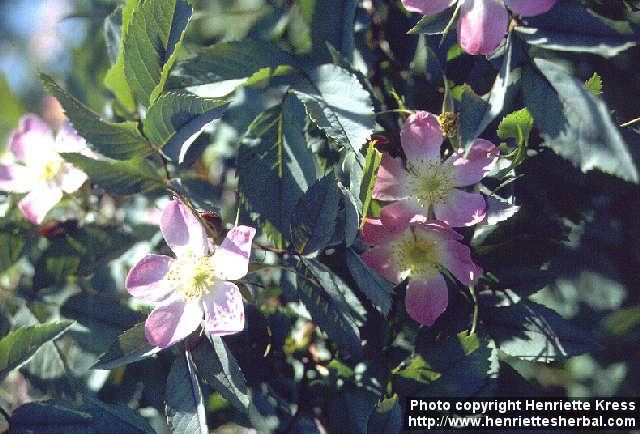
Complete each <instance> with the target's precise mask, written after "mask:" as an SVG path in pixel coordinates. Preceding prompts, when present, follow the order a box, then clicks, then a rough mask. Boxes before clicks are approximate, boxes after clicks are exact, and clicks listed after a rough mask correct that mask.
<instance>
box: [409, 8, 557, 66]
mask: <svg viewBox="0 0 640 434" xmlns="http://www.w3.org/2000/svg"><path fill="white" fill-rule="evenodd" d="M556 1H557V0H402V4H403V5H404V7H405V8H406V9H407V10H409V11H411V12H419V13H421V14H424V15H433V14H437V13H438V12H442V11H443V10H445V9H446V8H448V7H451V6H453V5H454V4H455V3H456V2H458V4H459V6H460V20H459V21H458V42H459V43H460V46H461V47H462V49H463V50H464V51H466V52H467V53H469V54H489V53H491V52H492V51H493V50H495V49H496V48H497V47H498V45H500V41H502V38H503V37H504V34H505V32H506V31H507V28H508V26H509V12H508V11H507V8H508V9H509V10H511V11H512V12H514V13H516V14H518V15H520V16H523V17H531V16H534V15H539V14H542V13H544V12H547V11H548V10H550V9H551V8H552V7H553V6H554V5H555V4H556Z"/></svg>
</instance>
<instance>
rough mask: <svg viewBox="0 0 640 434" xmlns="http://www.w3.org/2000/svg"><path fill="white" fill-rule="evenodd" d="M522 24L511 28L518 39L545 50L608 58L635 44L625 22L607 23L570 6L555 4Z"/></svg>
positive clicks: (572, 3) (636, 38)
mask: <svg viewBox="0 0 640 434" xmlns="http://www.w3.org/2000/svg"><path fill="white" fill-rule="evenodd" d="M526 24H527V25H526V26H517V27H516V28H515V31H516V32H517V34H518V36H519V37H520V38H521V39H523V40H524V41H526V42H527V43H528V44H530V45H533V46H536V47H541V48H545V49H547V50H554V51H569V52H577V53H593V54H597V55H600V56H603V57H612V56H615V55H617V54H619V53H621V52H623V51H625V50H627V49H628V48H630V47H633V46H635V45H637V43H638V36H637V35H635V34H634V33H633V30H632V28H631V26H630V25H629V23H628V22H626V21H614V20H610V19H608V18H605V17H603V16H600V15H598V14H596V13H595V12H593V11H591V10H588V9H585V8H584V7H582V6H580V5H579V4H578V3H574V2H567V3H564V2H562V3H559V4H557V5H556V6H555V7H554V8H553V9H551V11H549V12H548V13H546V14H541V15H538V16H536V17H530V18H527V19H526Z"/></svg>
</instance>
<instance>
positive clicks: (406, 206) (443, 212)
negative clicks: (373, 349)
mask: <svg viewBox="0 0 640 434" xmlns="http://www.w3.org/2000/svg"><path fill="white" fill-rule="evenodd" d="M400 137H401V144H402V149H403V150H404V153H405V156H406V162H405V163H404V164H403V163H402V162H401V161H399V160H397V159H394V158H392V157H391V156H389V155H386V154H385V155H384V156H383V157H382V162H381V164H380V168H379V169H378V174H377V177H376V182H375V185H374V188H373V197H374V198H375V199H379V200H383V201H392V202H391V203H390V204H388V205H386V206H384V207H383V208H382V209H381V211H380V218H377V219H372V218H368V219H367V220H366V221H365V225H364V228H363V231H362V232H363V233H362V235H363V240H364V242H365V243H367V244H369V245H371V246H373V247H372V248H371V249H370V250H368V251H367V252H365V253H364V254H363V259H364V261H365V262H367V263H368V264H369V265H370V266H371V267H372V268H373V269H375V270H376V271H378V273H380V274H381V275H382V276H384V277H385V278H386V279H387V280H389V281H391V282H393V283H395V284H398V283H400V282H401V281H403V280H404V279H409V283H408V285H407V294H406V298H405V304H406V309H407V312H408V313H409V315H410V316H411V317H412V318H413V319H415V320H416V321H418V322H419V323H420V324H424V325H432V324H433V323H434V322H435V321H436V319H437V318H438V317H439V316H440V314H442V312H444V311H445V309H446V307H447V302H448V290H447V285H446V282H445V280H444V277H443V275H442V271H444V270H445V269H446V270H448V271H449V272H450V273H451V274H452V275H453V276H454V277H455V278H456V279H458V280H459V281H460V282H461V283H463V284H465V285H469V284H472V283H473V282H474V281H475V280H476V279H477V278H478V276H480V275H481V274H482V270H481V269H480V267H478V266H477V265H476V264H475V263H474V262H473V261H472V260H471V252H470V250H469V248H468V247H467V246H465V245H463V244H462V243H460V240H461V239H462V238H463V237H462V235H460V234H458V233H457V232H456V231H455V230H453V229H452V227H460V226H471V225H474V224H477V223H480V222H482V221H483V220H484V219H485V217H486V202H485V199H484V197H483V196H482V195H481V194H478V193H472V192H467V191H465V190H462V189H461V188H465V187H469V186H471V185H473V184H476V183H477V182H479V181H480V180H481V179H482V178H484V176H485V175H486V174H487V172H488V171H490V170H491V169H492V168H493V167H494V166H495V164H496V162H497V160H498V157H499V151H498V149H497V148H496V147H495V146H494V145H493V144H492V143H491V142H488V141H486V140H482V139H478V140H476V141H475V142H474V143H473V145H472V146H471V149H470V151H469V152H468V154H467V155H466V156H465V155H464V151H463V150H462V149H458V150H456V151H455V152H453V153H452V154H451V155H450V156H449V157H448V158H446V159H444V160H442V159H441V157H440V147H441V145H442V142H443V133H442V129H441V127H440V124H439V122H438V119H437V118H436V116H434V115H433V114H431V113H428V112H425V111H419V112H417V113H414V114H413V115H411V116H410V117H409V119H408V120H407V122H406V123H405V125H404V127H403V128H402V131H401V133H400Z"/></svg>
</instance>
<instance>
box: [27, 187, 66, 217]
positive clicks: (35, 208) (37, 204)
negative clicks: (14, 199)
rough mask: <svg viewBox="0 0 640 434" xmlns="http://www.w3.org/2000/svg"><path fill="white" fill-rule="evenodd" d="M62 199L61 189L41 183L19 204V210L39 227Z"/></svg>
mask: <svg viewBox="0 0 640 434" xmlns="http://www.w3.org/2000/svg"><path fill="white" fill-rule="evenodd" d="M60 199H62V190H60V188H59V187H57V186H51V185H49V184H48V183H46V182H40V183H38V184H37V185H36V186H35V187H34V188H33V190H31V192H29V194H27V195H26V196H25V197H24V198H23V199H22V200H21V201H20V202H19V203H18V208H20V211H22V214H24V216H25V217H26V218H27V219H28V220H29V221H30V222H31V223H33V224H36V225H39V224H40V223H42V221H43V220H44V217H45V216H46V215H47V213H48V212H49V210H50V209H51V208H53V207H54V206H55V205H56V204H57V203H58V202H60Z"/></svg>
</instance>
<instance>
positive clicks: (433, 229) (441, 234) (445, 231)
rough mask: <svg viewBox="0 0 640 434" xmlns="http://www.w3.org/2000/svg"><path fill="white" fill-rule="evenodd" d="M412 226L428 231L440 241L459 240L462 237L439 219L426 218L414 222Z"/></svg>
mask: <svg viewBox="0 0 640 434" xmlns="http://www.w3.org/2000/svg"><path fill="white" fill-rule="evenodd" d="M411 225H412V226H414V227H416V228H418V229H422V230H424V231H427V232H430V233H431V234H434V235H435V236H437V237H438V239H440V240H441V241H446V240H461V239H463V238H464V237H463V236H462V235H461V234H459V233H458V232H456V231H454V230H453V228H451V226H449V225H448V224H446V223H444V222H441V221H439V220H427V221H424V222H414V223H412V224H411Z"/></svg>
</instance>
